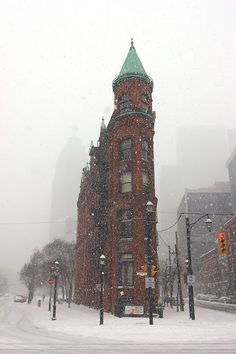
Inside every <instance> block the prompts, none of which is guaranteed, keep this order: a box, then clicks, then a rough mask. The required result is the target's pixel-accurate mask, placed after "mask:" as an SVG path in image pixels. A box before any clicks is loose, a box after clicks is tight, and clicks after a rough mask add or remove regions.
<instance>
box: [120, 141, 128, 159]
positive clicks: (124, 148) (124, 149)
mask: <svg viewBox="0 0 236 354" xmlns="http://www.w3.org/2000/svg"><path fill="white" fill-rule="evenodd" d="M120 159H121V160H130V159H131V139H130V138H128V139H123V140H121V142H120Z"/></svg>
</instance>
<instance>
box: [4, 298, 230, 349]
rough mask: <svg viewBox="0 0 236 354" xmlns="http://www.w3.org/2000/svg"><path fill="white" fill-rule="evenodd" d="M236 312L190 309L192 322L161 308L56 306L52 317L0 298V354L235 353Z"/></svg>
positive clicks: (45, 311) (39, 309)
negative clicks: (159, 314)
mask: <svg viewBox="0 0 236 354" xmlns="http://www.w3.org/2000/svg"><path fill="white" fill-rule="evenodd" d="M235 330H236V315H234V314H229V313H225V312H220V311H214V310H209V309H204V308H198V307H197V308H196V320H195V321H191V320H189V318H188V311H187V309H186V311H185V312H184V313H180V312H179V313H177V312H176V309H173V310H171V309H170V308H167V309H166V310H165V311H164V318H163V319H159V318H155V319H154V325H153V326H149V325H148V319H147V318H117V317H114V316H112V315H110V314H106V313H105V316H104V325H103V326H99V313H98V311H96V310H94V309H88V308H86V307H83V306H77V305H73V306H72V308H70V309H68V307H67V305H66V304H63V305H59V304H58V305H57V320H56V321H52V320H51V319H50V314H49V311H48V303H47V301H45V302H44V304H43V305H42V307H37V305H36V302H34V303H32V304H31V305H28V304H27V303H14V302H13V299H12V298H7V299H1V301H0V331H1V332H0V333H1V335H0V353H1V354H8V353H14V354H22V353H28V354H31V353H32V354H37V353H56V354H72V353H91V354H92V353H236V336H235Z"/></svg>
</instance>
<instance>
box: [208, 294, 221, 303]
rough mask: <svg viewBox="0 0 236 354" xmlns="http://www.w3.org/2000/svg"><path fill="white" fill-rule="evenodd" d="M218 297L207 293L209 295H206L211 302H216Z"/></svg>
mask: <svg viewBox="0 0 236 354" xmlns="http://www.w3.org/2000/svg"><path fill="white" fill-rule="evenodd" d="M218 299H219V298H218V297H217V296H216V295H209V296H208V297H207V300H208V301H211V302H217V301H218Z"/></svg>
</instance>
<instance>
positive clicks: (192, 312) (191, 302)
mask: <svg viewBox="0 0 236 354" xmlns="http://www.w3.org/2000/svg"><path fill="white" fill-rule="evenodd" d="M185 222H186V234H187V252H188V275H193V268H192V256H191V243H190V227H191V226H190V222H189V217H188V216H186V219H185ZM188 296H189V315H190V318H191V319H192V320H195V309H194V294H193V285H192V284H188Z"/></svg>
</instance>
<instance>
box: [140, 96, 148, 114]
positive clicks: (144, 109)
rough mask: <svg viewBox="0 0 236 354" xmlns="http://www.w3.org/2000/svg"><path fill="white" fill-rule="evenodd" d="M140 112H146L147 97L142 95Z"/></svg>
mask: <svg viewBox="0 0 236 354" xmlns="http://www.w3.org/2000/svg"><path fill="white" fill-rule="evenodd" d="M141 110H142V111H143V112H145V113H147V112H148V96H147V95H142V98H141Z"/></svg>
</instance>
